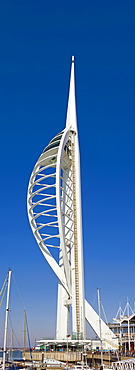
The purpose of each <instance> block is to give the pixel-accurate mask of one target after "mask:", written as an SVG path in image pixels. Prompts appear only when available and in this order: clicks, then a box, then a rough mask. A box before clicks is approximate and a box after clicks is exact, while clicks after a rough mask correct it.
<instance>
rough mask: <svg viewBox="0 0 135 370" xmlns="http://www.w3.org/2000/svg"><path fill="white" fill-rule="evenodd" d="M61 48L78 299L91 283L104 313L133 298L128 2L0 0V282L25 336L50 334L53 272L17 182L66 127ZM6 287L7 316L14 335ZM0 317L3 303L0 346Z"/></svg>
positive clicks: (134, 69) (134, 7)
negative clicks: (74, 177) (73, 131)
mask: <svg viewBox="0 0 135 370" xmlns="http://www.w3.org/2000/svg"><path fill="white" fill-rule="evenodd" d="M72 54H73V55H75V63H76V65H75V68H76V95H77V113H78V130H79V138H80V150H81V173H82V207H83V236H84V264H85V292H86V298H87V299H88V300H89V302H90V303H91V304H92V305H93V306H94V307H95V308H97V303H96V298H95V295H96V288H97V287H98V288H101V300H102V303H103V305H104V308H105V311H106V315H107V318H108V321H112V318H113V317H114V316H115V314H116V311H117V309H118V305H119V302H121V305H122V307H124V306H125V304H126V300H127V296H128V298H129V302H130V304H131V306H133V303H134V301H135V293H134V281H135V2H134V1H131V0H129V1H125V0H122V1H120V0H113V1H112V0H102V1H101V0H83V1H82V0H80V1H77V0H74V1H71V0H68V1H65V0H55V1H54V0H45V1H44V0H38V1H35V0H27V1H26V0H23V1H20V0H17V1H16V0H12V1H11V0H10V1H6V0H5V1H1V2H0V158H1V161H0V163H1V166H0V168H1V181H0V189H1V191H0V205H1V222H0V227H1V230H0V244H1V259H0V271H1V272H0V285H2V283H3V280H4V278H5V275H6V273H7V271H8V268H9V267H10V268H12V269H13V271H14V276H15V279H16V282H17V285H18V287H19V291H20V294H21V297H22V300H23V302H24V307H25V308H26V310H27V314H28V321H29V326H30V329H31V337H32V341H34V338H37V339H38V338H40V337H47V336H50V337H51V336H54V335H55V321H56V296H57V279H56V277H55V275H54V273H53V272H52V270H51V269H50V267H49V266H48V265H47V263H46V261H45V259H44V257H43V256H42V254H41V252H40V250H39V248H38V246H37V244H36V241H35V240H34V237H33V235H32V231H31V229H30V226H29V222H28V218H27V210H26V194H27V186H28V181H29V177H30V174H31V171H32V169H33V166H34V164H35V162H36V160H37V158H38V157H39V155H40V153H41V152H42V150H43V149H44V147H45V146H46V145H47V144H48V142H49V140H51V139H52V138H53V137H54V136H55V135H56V134H57V133H58V132H59V131H61V130H62V129H63V128H64V126H65V116H66V107H67V97H68V84H69V73H70V63H71V55H72ZM15 286H16V285H15V284H14V280H13V284H12V291H11V315H12V320H13V325H14V330H18V333H17V335H18V336H20V338H22V335H23V332H22V330H23V327H22V325H23V306H22V304H21V299H20V298H18V293H17V292H16V291H17V289H16V288H15ZM4 304H5V302H4ZM3 315H4V306H3V307H2V308H1V309H0V333H1V334H0V345H1V344H2V328H3ZM19 325H20V327H19ZM19 340H20V341H21V340H22V339H19ZM15 344H16V342H15Z"/></svg>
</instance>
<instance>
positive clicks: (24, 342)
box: [24, 310, 26, 353]
mask: <svg viewBox="0 0 135 370" xmlns="http://www.w3.org/2000/svg"><path fill="white" fill-rule="evenodd" d="M25 351H26V310H24V353H25Z"/></svg>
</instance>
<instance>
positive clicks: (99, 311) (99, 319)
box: [97, 289, 103, 366]
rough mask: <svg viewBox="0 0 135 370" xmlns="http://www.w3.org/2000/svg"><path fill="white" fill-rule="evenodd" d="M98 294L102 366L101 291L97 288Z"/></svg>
mask: <svg viewBox="0 0 135 370" xmlns="http://www.w3.org/2000/svg"><path fill="white" fill-rule="evenodd" d="M97 294H98V315H99V333H100V334H99V335H100V343H101V366H103V346H102V329H101V315H100V303H101V301H100V292H99V289H97Z"/></svg>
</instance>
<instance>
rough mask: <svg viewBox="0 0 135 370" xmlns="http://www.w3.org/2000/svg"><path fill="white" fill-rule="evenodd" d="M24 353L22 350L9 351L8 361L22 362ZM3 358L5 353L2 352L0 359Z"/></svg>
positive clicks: (0, 352)
mask: <svg viewBox="0 0 135 370" xmlns="http://www.w3.org/2000/svg"><path fill="white" fill-rule="evenodd" d="M22 355H23V351H22V350H17V349H15V350H14V349H13V350H7V357H8V361H12V360H14V361H15V360H22ZM2 357H3V351H0V358H2Z"/></svg>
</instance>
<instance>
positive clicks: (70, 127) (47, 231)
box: [27, 57, 114, 341]
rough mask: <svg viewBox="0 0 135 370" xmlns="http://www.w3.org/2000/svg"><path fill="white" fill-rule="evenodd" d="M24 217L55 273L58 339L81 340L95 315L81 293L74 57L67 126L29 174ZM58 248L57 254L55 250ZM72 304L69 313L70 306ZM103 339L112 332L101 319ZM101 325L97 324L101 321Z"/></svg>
mask: <svg viewBox="0 0 135 370" xmlns="http://www.w3.org/2000/svg"><path fill="white" fill-rule="evenodd" d="M27 203H28V216H29V221H30V225H31V228H32V231H33V234H34V236H35V238H36V240H37V243H38V245H39V247H40V249H41V251H42V253H43V255H44V257H45V258H46V260H47V262H48V263H49V264H50V266H51V268H52V269H53V271H54V272H55V274H56V275H57V277H58V280H59V283H58V305H57V328H56V338H57V339H66V337H67V335H68V334H69V315H70V314H71V317H72V338H73V339H85V338H86V333H85V318H86V319H87V321H88V322H89V323H90V325H91V326H92V328H93V329H94V330H95V332H96V334H97V335H98V336H100V333H99V325H98V322H99V319H98V315H97V314H96V312H95V311H94V310H93V309H92V307H91V306H90V305H89V303H88V302H86V301H85V298H84V271H83V241H82V211H81V182H80V154H79V143H78V131H77V120H76V103H75V81H74V57H72V66H71V77H70V88H69V99H68V108H67V117H66V127H65V129H64V130H63V131H61V132H60V133H58V134H57V135H56V136H55V137H54V138H53V139H52V140H51V141H50V142H49V144H48V145H47V147H46V148H45V149H44V150H43V152H42V154H41V156H40V157H39V159H38V161H37V163H36V165H35V167H34V169H33V172H32V174H31V177H30V181H29V187H28V201H27ZM57 252H58V253H57ZM70 307H71V308H72V312H71V309H70ZM102 325H103V327H102V338H103V337H104V335H107V340H110V341H112V336H113V337H114V334H113V333H112V332H111V331H110V330H109V328H108V327H107V326H106V324H105V323H103V322H102ZM102 325H101V326H102Z"/></svg>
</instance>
